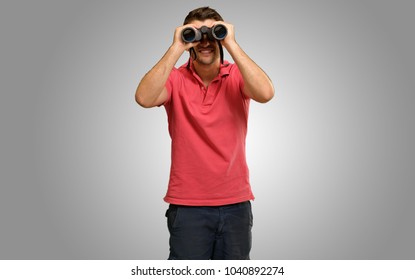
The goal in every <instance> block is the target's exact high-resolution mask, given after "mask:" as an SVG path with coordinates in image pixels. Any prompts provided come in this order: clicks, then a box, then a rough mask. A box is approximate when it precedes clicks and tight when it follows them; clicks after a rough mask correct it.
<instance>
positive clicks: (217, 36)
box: [182, 24, 228, 43]
mask: <svg viewBox="0 0 415 280" xmlns="http://www.w3.org/2000/svg"><path fill="white" fill-rule="evenodd" d="M204 34H206V35H207V36H208V39H209V40H212V41H213V40H219V41H220V40H223V39H225V37H226V35H227V34H228V30H227V29H226V26H225V25H223V24H216V25H214V26H213V27H212V28H209V27H207V26H202V27H201V28H199V29H197V28H194V27H186V28H184V29H183V30H182V40H183V42H185V43H192V42H197V41H200V40H202V38H203V35H204Z"/></svg>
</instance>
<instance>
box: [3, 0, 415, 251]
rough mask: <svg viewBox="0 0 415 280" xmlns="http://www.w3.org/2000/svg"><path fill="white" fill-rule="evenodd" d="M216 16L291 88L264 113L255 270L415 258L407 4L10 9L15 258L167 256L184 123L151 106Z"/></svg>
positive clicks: (260, 112) (6, 123) (57, 4)
mask: <svg viewBox="0 0 415 280" xmlns="http://www.w3.org/2000/svg"><path fill="white" fill-rule="evenodd" d="M203 5H210V6H212V7H213V8H215V9H217V10H218V11H219V12H220V13H221V14H222V16H223V17H224V18H225V20H226V21H229V22H231V23H233V24H234V25H235V28H236V38H237V41H238V42H239V43H240V45H241V46H242V48H243V49H244V50H245V51H246V52H247V53H248V54H249V55H250V56H251V57H252V58H253V59H254V60H255V61H256V62H257V63H258V64H259V65H260V66H261V67H262V68H263V69H264V70H265V71H266V72H267V73H268V75H269V76H270V77H271V79H272V80H273V82H274V84H275V87H276V97H275V99H273V100H272V101H271V102H270V103H268V104H256V103H254V102H253V103H252V106H251V113H250V121H249V132H248V139H247V153H248V155H247V156H248V164H249V166H250V172H251V181H252V187H253V191H254V193H255V195H256V200H255V201H254V202H253V210H254V217H255V221H254V232H253V233H254V240H253V249H252V258H253V259H413V258H414V256H415V243H414V239H413V236H415V225H414V217H413V213H414V211H415V204H414V203H413V198H414V194H415V191H414V182H415V180H414V179H415V178H414V177H415V175H414V173H415V172H414V158H415V157H414V151H415V149H414V146H413V145H414V144H413V143H414V135H415V133H414V117H415V116H414V115H415V113H414V110H413V105H414V101H415V97H414V94H415V92H414V89H415V55H414V49H415V39H414V32H413V27H414V24H415V20H414V19H413V13H414V11H415V10H414V8H415V7H414V4H413V2H412V1H403V0H400V1H161V0H152V1H146V2H144V1H117V2H116V1H112V2H110V1H2V4H1V9H0V31H1V52H0V58H1V68H0V69H1V75H0V79H1V83H0V86H1V100H0V106H1V108H0V109H1V110H0V124H1V138H0V139H1V145H0V156H1V160H0V164H1V166H0V167H1V168H0V184H1V189H0V222H1V224H0V227H1V230H0V258H1V259H166V258H167V256H168V232H167V227H166V221H165V218H164V212H165V210H166V208H167V204H166V203H164V202H163V201H162V197H163V196H164V194H165V191H166V185H167V181H168V172H169V164H170V162H169V157H170V154H169V153H170V139H169V136H168V133H167V123H166V115H165V112H164V109H163V108H155V109H143V108H141V107H139V106H138V105H136V103H135V101H134V93H135V89H136V86H137V84H138V82H139V81H140V79H141V77H142V76H143V75H144V74H145V73H146V72H147V71H148V70H149V69H150V68H151V67H152V66H153V65H154V64H155V63H156V62H157V61H158V60H159V59H160V58H161V56H162V55H163V54H164V52H165V51H166V50H167V48H168V46H169V45H170V43H171V41H172V37H173V31H174V29H175V27H177V26H179V25H181V23H182V21H183V19H184V17H185V16H186V15H187V13H188V12H189V11H190V10H192V9H193V8H196V7H199V6H203ZM226 58H227V59H230V56H229V55H228V54H227V53H226ZM186 59H187V54H185V55H183V57H182V59H181V60H180V61H179V63H178V65H179V64H182V63H184V62H185V61H186Z"/></svg>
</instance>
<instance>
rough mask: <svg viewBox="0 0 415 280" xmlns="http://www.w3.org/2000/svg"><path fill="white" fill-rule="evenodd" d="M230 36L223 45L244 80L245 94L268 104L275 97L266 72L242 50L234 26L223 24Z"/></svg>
mask: <svg viewBox="0 0 415 280" xmlns="http://www.w3.org/2000/svg"><path fill="white" fill-rule="evenodd" d="M223 24H225V25H226V27H227V29H228V35H227V36H226V38H225V39H224V40H223V42H222V44H223V46H224V47H225V48H226V50H227V51H228V52H229V54H230V55H231V56H232V58H233V60H234V61H235V63H236V65H238V68H239V70H240V71H241V74H242V78H243V79H244V83H245V86H244V93H245V94H246V95H247V96H248V97H250V98H252V99H253V100H255V101H257V102H261V103H266V102H268V101H270V100H271V99H272V98H273V97H274V86H273V85H272V82H271V80H270V78H269V77H268V76H267V74H265V72H264V71H263V70H262V69H261V68H260V67H259V66H258V65H257V64H256V63H255V62H254V61H253V60H252V59H251V58H250V57H249V56H248V55H247V54H246V53H245V52H244V51H243V50H242V48H241V47H240V46H239V45H238V43H237V42H236V40H235V34H234V28H233V25H231V24H227V23H223Z"/></svg>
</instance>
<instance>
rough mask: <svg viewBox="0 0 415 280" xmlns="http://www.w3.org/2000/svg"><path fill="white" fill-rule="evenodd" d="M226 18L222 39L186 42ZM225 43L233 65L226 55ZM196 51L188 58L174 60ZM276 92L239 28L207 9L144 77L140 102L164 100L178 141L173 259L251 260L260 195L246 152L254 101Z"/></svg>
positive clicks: (170, 215)
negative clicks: (189, 34)
mask: <svg viewBox="0 0 415 280" xmlns="http://www.w3.org/2000/svg"><path fill="white" fill-rule="evenodd" d="M217 24H223V25H224V26H225V27H226V29H227V35H226V37H225V38H224V39H223V40H220V41H218V40H216V39H214V38H212V36H208V35H209V34H208V33H202V38H201V39H200V40H199V41H196V42H191V43H185V42H184V41H183V39H182V37H181V34H182V31H183V29H184V28H188V27H193V28H196V29H201V28H202V26H204V29H202V30H207V29H206V27H207V28H212V27H214V26H216V25H217ZM222 46H223V47H225V48H226V50H227V51H228V53H229V54H230V55H231V56H232V58H233V60H234V62H235V63H229V62H227V61H223V52H222ZM185 51H190V58H189V62H188V63H187V64H185V65H183V66H181V67H180V68H178V69H177V68H175V64H176V62H177V61H178V59H179V58H180V56H181V55H182V54H183V53H184V52H185ZM273 96H274V88H273V85H272V82H271V80H270V79H269V78H268V76H267V75H266V74H265V73H264V72H263V71H262V70H261V68H259V67H258V66H257V65H256V64H255V62H254V61H252V60H251V59H250V58H249V57H248V55H247V54H246V53H245V52H244V51H243V50H242V49H241V47H240V46H239V45H238V44H237V42H236V41H235V36H234V27H233V26H232V25H231V24H229V23H225V22H224V21H223V19H222V17H221V16H220V15H219V14H218V13H217V12H216V11H215V10H213V9H211V8H209V7H202V8H198V9H195V10H193V11H191V12H190V13H189V14H188V16H187V17H186V19H185V21H184V25H183V26H181V27H178V28H176V30H175V33H174V40H173V43H172V45H171V46H170V48H169V49H168V50H167V52H166V54H165V55H164V56H163V58H162V59H161V60H160V61H159V62H158V63H157V64H156V65H155V66H154V67H153V68H152V69H151V70H150V71H149V72H148V73H147V74H146V75H145V76H144V77H143V79H142V80H141V82H140V84H139V85H138V88H137V91H136V95H135V98H136V101H137V103H138V104H140V105H141V106H143V107H145V108H150V107H154V106H161V105H163V106H164V107H165V109H166V112H167V115H168V123H169V133H170V137H171V139H172V151H171V152H172V157H171V160H172V162H171V170H170V180H169V185H168V190H167V194H166V196H165V198H164V200H165V201H166V202H168V203H170V206H169V209H168V210H167V212H166V216H167V221H168V228H169V232H170V255H169V259H249V253H250V250H251V243H252V236H251V228H252V212H251V204H250V200H252V199H254V196H253V194H252V191H251V186H250V183H249V174H248V167H247V164H246V158H245V138H246V133H247V122H248V110H249V102H250V100H251V99H253V100H255V101H257V102H261V103H265V102H267V101H269V100H270V99H271V98H272V97H273Z"/></svg>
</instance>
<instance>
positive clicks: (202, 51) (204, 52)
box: [199, 49, 213, 54]
mask: <svg viewBox="0 0 415 280" xmlns="http://www.w3.org/2000/svg"><path fill="white" fill-rule="evenodd" d="M199 53H201V54H210V53H213V49H199Z"/></svg>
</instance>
